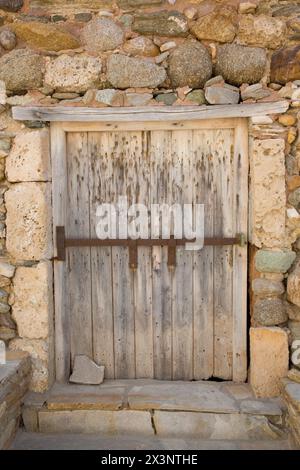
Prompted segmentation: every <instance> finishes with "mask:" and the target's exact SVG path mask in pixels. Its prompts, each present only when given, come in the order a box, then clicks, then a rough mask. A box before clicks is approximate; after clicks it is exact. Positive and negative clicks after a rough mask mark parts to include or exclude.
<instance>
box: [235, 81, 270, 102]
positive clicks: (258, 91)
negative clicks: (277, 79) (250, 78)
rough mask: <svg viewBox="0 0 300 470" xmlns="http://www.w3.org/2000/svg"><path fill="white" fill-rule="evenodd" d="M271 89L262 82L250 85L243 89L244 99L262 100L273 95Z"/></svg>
mask: <svg viewBox="0 0 300 470" xmlns="http://www.w3.org/2000/svg"><path fill="white" fill-rule="evenodd" d="M271 93H272V92H271V90H269V89H266V88H264V87H263V85H262V84H261V83H255V84H254V85H249V86H247V87H246V88H244V89H243V90H242V91H241V96H242V100H243V101H245V100H248V99H254V100H261V99H262V98H266V97H267V96H270V95H271Z"/></svg>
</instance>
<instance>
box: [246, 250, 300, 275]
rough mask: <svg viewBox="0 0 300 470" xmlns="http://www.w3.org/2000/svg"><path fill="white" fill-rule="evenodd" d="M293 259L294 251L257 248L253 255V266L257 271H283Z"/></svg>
mask: <svg viewBox="0 0 300 470" xmlns="http://www.w3.org/2000/svg"><path fill="white" fill-rule="evenodd" d="M295 259H296V253H295V252H294V251H288V250H287V251H271V250H259V251H257V253H256V255H255V267H256V269H257V270H258V271H259V272H265V273H285V272H287V271H288V270H289V269H290V267H291V266H292V264H293V262H294V261H295Z"/></svg>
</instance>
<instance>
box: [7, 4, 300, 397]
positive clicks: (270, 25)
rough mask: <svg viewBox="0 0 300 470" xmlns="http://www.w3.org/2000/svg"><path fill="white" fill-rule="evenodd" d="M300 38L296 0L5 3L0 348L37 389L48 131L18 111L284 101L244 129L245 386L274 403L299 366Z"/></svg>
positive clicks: (48, 379)
mask: <svg viewBox="0 0 300 470" xmlns="http://www.w3.org/2000/svg"><path fill="white" fill-rule="evenodd" d="M299 40H300V5H299V2H296V1H281V0H272V1H270V0H250V1H245V0H230V1H225V0H205V1H204V0H172V1H171V0H170V1H169V0H139V1H131V0H115V1H107V0H92V1H90V2H87V1H84V0H74V1H73V2H64V1H62V0H47V2H45V1H43V0H29V1H24V2H23V1H0V257H1V259H0V297H1V298H0V339H2V340H4V341H5V342H6V344H7V345H9V347H10V349H13V350H23V351H27V352H28V353H29V354H30V356H31V359H32V365H33V374H32V379H31V388H32V389H33V390H35V391H44V390H46V389H47V388H48V387H49V386H50V385H51V383H52V382H53V357H54V347H53V338H54V334H53V288H52V285H53V282H52V276H53V273H52V269H53V268H52V261H51V259H52V256H53V243H52V226H51V220H52V215H51V162H50V151H49V130H48V126H47V125H45V124H44V123H41V122H38V121H36V122H24V123H20V122H15V121H14V120H13V119H12V117H11V107H12V106H15V105H20V106H26V105H40V106H56V105H60V106H66V107H68V106H77V107H80V106H89V107H92V106H93V107H101V108H102V107H110V106H145V105H151V106H181V105H193V106H201V105H203V104H205V105H215V104H217V105H218V104H228V105H230V104H235V103H243V104H244V105H247V103H266V102H270V101H280V100H287V101H288V103H289V109H288V111H287V112H286V113H285V114H282V115H271V116H260V117H253V118H251V119H249V133H250V141H249V149H250V178H249V181H250V200H249V205H250V207H249V216H250V227H249V234H248V235H249V236H248V238H249V242H250V245H251V250H250V252H251V253H252V254H251V256H250V258H251V259H250V269H249V273H250V274H249V288H250V292H251V305H250V309H249V310H250V314H251V319H250V321H251V334H250V372H249V380H250V382H251V385H252V387H253V390H254V392H255V394H256V395H257V396H260V397H269V396H274V395H278V394H279V393H280V379H281V378H282V377H284V376H285V375H287V373H288V369H289V367H293V368H294V369H295V370H300V363H293V357H295V354H293V353H294V352H295V347H296V346H295V344H296V342H297V341H300V294H299V289H300V265H299V258H300V256H299V250H300V138H299V127H300V112H299V111H300V46H299ZM289 351H290V356H289ZM266 357H269V360H268V361H266V359H265V358H266ZM275 357H276V360H275V359H274V358H275Z"/></svg>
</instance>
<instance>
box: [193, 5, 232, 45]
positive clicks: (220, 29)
mask: <svg viewBox="0 0 300 470" xmlns="http://www.w3.org/2000/svg"><path fill="white" fill-rule="evenodd" d="M236 26H237V13H236V10H235V9H234V8H232V7H230V6H226V5H222V7H221V8H217V9H215V10H213V11H212V12H211V13H209V14H207V15H205V16H201V17H200V18H199V19H198V20H197V21H195V23H194V24H193V25H192V27H191V29H192V32H193V33H194V34H195V36H196V37H197V38H198V39H201V40H206V41H218V42H232V41H233V40H234V38H235V35H236Z"/></svg>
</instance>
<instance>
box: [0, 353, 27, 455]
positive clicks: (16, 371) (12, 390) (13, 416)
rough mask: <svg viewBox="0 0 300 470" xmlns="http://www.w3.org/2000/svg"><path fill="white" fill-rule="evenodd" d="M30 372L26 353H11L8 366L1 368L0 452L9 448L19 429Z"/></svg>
mask: <svg viewBox="0 0 300 470" xmlns="http://www.w3.org/2000/svg"><path fill="white" fill-rule="evenodd" d="M30 370H31V366H30V359H29V357H28V355H26V354H24V353H23V354H22V353H21V354H20V353H10V354H9V355H8V357H7V364H6V365H1V366H0V450H1V449H6V448H8V447H9V445H10V443H11V442H12V440H13V438H14V435H15V433H16V431H17V429H18V427H19V423H20V417H21V406H22V404H23V398H24V396H25V394H26V392H27V391H28V387H29V382H30Z"/></svg>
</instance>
